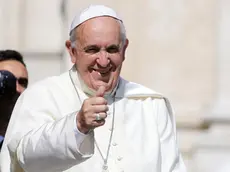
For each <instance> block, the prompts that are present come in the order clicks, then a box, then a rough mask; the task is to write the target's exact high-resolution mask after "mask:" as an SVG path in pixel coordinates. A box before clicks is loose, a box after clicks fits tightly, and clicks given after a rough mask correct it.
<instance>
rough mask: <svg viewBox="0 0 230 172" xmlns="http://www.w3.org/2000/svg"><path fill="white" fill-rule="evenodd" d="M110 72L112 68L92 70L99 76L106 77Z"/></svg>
mask: <svg viewBox="0 0 230 172" xmlns="http://www.w3.org/2000/svg"><path fill="white" fill-rule="evenodd" d="M111 70H112V67H110V68H107V69H104V70H101V69H93V71H95V72H97V73H98V74H99V75H101V76H106V75H108V74H110V72H111Z"/></svg>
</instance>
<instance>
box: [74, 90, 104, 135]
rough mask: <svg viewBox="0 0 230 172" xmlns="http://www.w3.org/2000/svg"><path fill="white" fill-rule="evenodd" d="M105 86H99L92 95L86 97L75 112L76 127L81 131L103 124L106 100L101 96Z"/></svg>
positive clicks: (86, 131)
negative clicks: (76, 112)
mask: <svg viewBox="0 0 230 172" xmlns="http://www.w3.org/2000/svg"><path fill="white" fill-rule="evenodd" d="M104 94H105V87H104V86H100V87H99V89H98V90H97V92H96V95H95V96H94V97H91V98H88V99H86V100H85V101H84V102H83V104H82V107H81V109H80V111H79V112H78V114H77V127H78V130H79V131H80V132H82V133H85V134H86V133H88V132H89V131H90V130H91V129H94V128H96V127H100V126H102V125H104V124H105V118H106V117H107V111H108V106H107V100H106V99H105V98H104V97H103V96H104Z"/></svg>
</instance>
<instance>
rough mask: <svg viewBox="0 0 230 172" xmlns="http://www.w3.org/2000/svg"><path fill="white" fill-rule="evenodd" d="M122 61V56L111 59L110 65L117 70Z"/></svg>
mask: <svg viewBox="0 0 230 172" xmlns="http://www.w3.org/2000/svg"><path fill="white" fill-rule="evenodd" d="M123 61H124V58H123V57H122V56H116V57H112V58H111V62H112V64H113V65H114V66H115V67H116V68H119V67H120V66H121V65H122V63H123Z"/></svg>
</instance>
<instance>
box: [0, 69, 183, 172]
mask: <svg viewBox="0 0 230 172" xmlns="http://www.w3.org/2000/svg"><path fill="white" fill-rule="evenodd" d="M76 75H77V74H76ZM77 90H78V92H79V95H80V97H81V99H82V100H84V99H86V98H87V95H86V94H85V93H84V92H82V91H81V90H80V88H79V87H78V89H77ZM108 102H109V111H110V114H113V113H112V112H111V111H112V105H113V102H112V98H111V97H108ZM80 107H81V101H79V99H78V96H77V94H76V92H75V90H74V87H73V85H72V83H71V80H70V77H69V74H68V73H64V74H62V75H60V76H55V77H51V78H48V79H46V80H43V81H41V82H39V83H37V84H35V85H33V86H32V87H31V88H28V89H27V90H26V91H25V92H24V93H23V94H22V95H21V96H20V97H19V99H18V101H17V104H16V106H15V109H14V112H13V114H12V118H11V121H10V123H9V127H8V130H7V133H6V137H5V141H4V144H3V148H2V153H1V160H2V161H1V170H0V171H1V172H10V171H11V172H23V171H27V172H60V171H65V172H92V171H93V172H101V171H102V170H101V167H102V164H103V161H102V158H101V157H100V154H99V152H98V150H97V149H96V147H95V145H94V138H95V139H96V140H97V142H98V145H99V147H100V149H101V150H102V152H103V154H104V155H105V152H106V149H107V146H108V141H109V140H108V139H109V134H110V127H111V122H112V121H111V119H112V116H111V115H109V116H108V117H107V119H106V123H105V125H104V126H102V127H99V128H97V129H95V130H94V131H93V132H90V133H89V134H87V135H81V136H79V137H78V135H77V134H76V132H75V131H74V128H75V127H76V126H75V124H74V122H73V121H74V120H75V118H76V114H77V112H78V110H79V109H80ZM115 107H116V108H115V110H116V111H115V128H114V135H113V140H112V147H111V152H110V155H109V158H108V165H109V170H110V172H118V171H122V170H124V171H125V172H150V171H151V172H185V171H186V170H185V166H184V163H183V160H182V158H181V156H180V153H179V151H178V147H177V143H176V129H175V120H174V116H173V114H172V109H171V106H170V103H169V101H168V100H167V99H166V98H163V97H162V96H161V95H159V94H157V93H155V92H153V91H151V90H150V89H148V88H145V87H143V86H141V85H138V84H135V83H131V82H127V81H125V80H123V79H121V80H120V83H119V86H118V88H117V92H116V102H115ZM10 163H11V170H10ZM23 169H24V170H23Z"/></svg>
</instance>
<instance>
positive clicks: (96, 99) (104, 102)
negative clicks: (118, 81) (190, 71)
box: [90, 97, 108, 105]
mask: <svg viewBox="0 0 230 172" xmlns="http://www.w3.org/2000/svg"><path fill="white" fill-rule="evenodd" d="M107 103H108V102H107V100H106V99H105V98H104V97H92V98H90V104H91V105H107Z"/></svg>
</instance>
